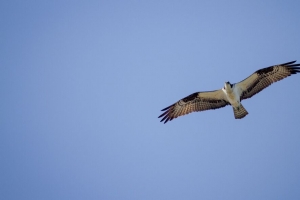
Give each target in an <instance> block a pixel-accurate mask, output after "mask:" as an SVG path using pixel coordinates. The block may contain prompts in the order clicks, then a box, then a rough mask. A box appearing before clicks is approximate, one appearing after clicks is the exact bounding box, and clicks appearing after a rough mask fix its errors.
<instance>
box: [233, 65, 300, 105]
mask: <svg viewBox="0 0 300 200" xmlns="http://www.w3.org/2000/svg"><path fill="white" fill-rule="evenodd" d="M295 62H296V61H292V62H288V63H283V64H280V65H274V66H271V67H266V68H263V69H260V70H257V71H256V72H254V73H253V74H252V75H251V76H249V77H248V78H246V79H245V80H243V81H241V82H239V83H236V86H237V87H239V88H240V89H241V91H240V95H241V100H243V99H247V98H250V97H252V96H253V95H255V94H257V93H258V92H260V91H262V90H263V89H265V88H266V87H268V86H269V85H271V84H272V83H275V82H276V81H279V80H281V79H284V78H286V77H288V76H290V75H292V74H296V73H299V72H300V67H298V66H300V64H293V63H295Z"/></svg>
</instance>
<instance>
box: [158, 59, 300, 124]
mask: <svg viewBox="0 0 300 200" xmlns="http://www.w3.org/2000/svg"><path fill="white" fill-rule="evenodd" d="M295 62H296V61H292V62H288V63H283V64H279V65H274V66H271V67H267V68H263V69H260V70H257V71H256V72H254V73H253V74H252V75H251V76H249V77H248V78H246V79H244V80H243V81H241V82H239V83H236V84H231V89H232V91H234V92H236V93H237V94H238V97H237V98H238V102H240V101H242V100H243V99H247V98H250V97H252V96H253V95H255V94H257V93H258V92H260V91H262V90H263V89H264V88H266V87H268V86H269V85H271V84H272V83H274V82H276V81H279V80H281V79H284V78H286V77H288V76H290V75H292V74H296V73H299V72H300V67H298V66H300V64H294V63H295ZM228 83H229V82H228ZM229 84H230V83H229ZM234 95H235V93H234ZM228 98H229V96H228V95H227V93H226V94H225V87H224V89H220V90H215V91H209V92H196V93H193V94H191V95H189V96H187V97H185V98H183V99H181V100H179V101H178V102H176V103H174V104H173V105H171V106H168V107H166V108H164V109H163V110H162V111H165V112H164V113H163V114H161V115H160V116H159V118H160V117H162V119H161V122H162V121H164V123H167V122H168V121H171V120H173V119H174V118H177V117H179V116H182V115H186V114H189V113H191V112H196V111H204V110H210V109H217V108H222V107H225V106H226V105H231V103H230V102H232V99H228ZM230 100H231V101H230ZM229 101H230V102H229ZM232 106H233V105H232ZM233 111H234V114H235V118H236V119H241V118H243V117H245V116H246V115H247V114H248V112H247V110H246V109H245V108H244V107H243V106H242V104H239V106H238V107H234V106H233Z"/></svg>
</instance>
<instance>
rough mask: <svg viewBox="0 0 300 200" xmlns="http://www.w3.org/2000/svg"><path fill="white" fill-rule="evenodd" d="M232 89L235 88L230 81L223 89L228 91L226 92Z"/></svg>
mask: <svg viewBox="0 0 300 200" xmlns="http://www.w3.org/2000/svg"><path fill="white" fill-rule="evenodd" d="M232 87H233V85H232V84H231V83H230V82H229V81H227V82H225V85H224V88H223V89H224V90H226V91H231V90H232Z"/></svg>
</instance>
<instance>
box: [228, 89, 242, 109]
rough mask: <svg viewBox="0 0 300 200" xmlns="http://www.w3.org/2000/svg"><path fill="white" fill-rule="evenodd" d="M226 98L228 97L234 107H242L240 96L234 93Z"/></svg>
mask: <svg viewBox="0 0 300 200" xmlns="http://www.w3.org/2000/svg"><path fill="white" fill-rule="evenodd" d="M226 96H227V99H228V101H229V103H230V104H231V105H232V106H234V107H236V106H239V105H240V102H239V98H238V96H236V95H235V94H234V93H233V92H232V93H227V94H226Z"/></svg>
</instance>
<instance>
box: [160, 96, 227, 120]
mask: <svg viewBox="0 0 300 200" xmlns="http://www.w3.org/2000/svg"><path fill="white" fill-rule="evenodd" d="M226 105H229V102H227V100H226V96H225V94H224V93H223V91H222V90H215V91H210V92H196V93H193V94H191V95H189V96H187V97H185V98H183V99H181V100H179V101H178V102H176V103H174V104H173V105H171V106H169V107H166V108H164V109H162V110H161V111H165V112H164V113H163V114H161V115H160V116H159V117H158V118H160V117H163V118H162V120H161V122H162V121H164V123H167V122H168V121H171V120H173V119H174V118H177V117H179V116H182V115H186V114H189V113H191V112H195V111H203V110H209V109H217V108H222V107H224V106H226Z"/></svg>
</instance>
